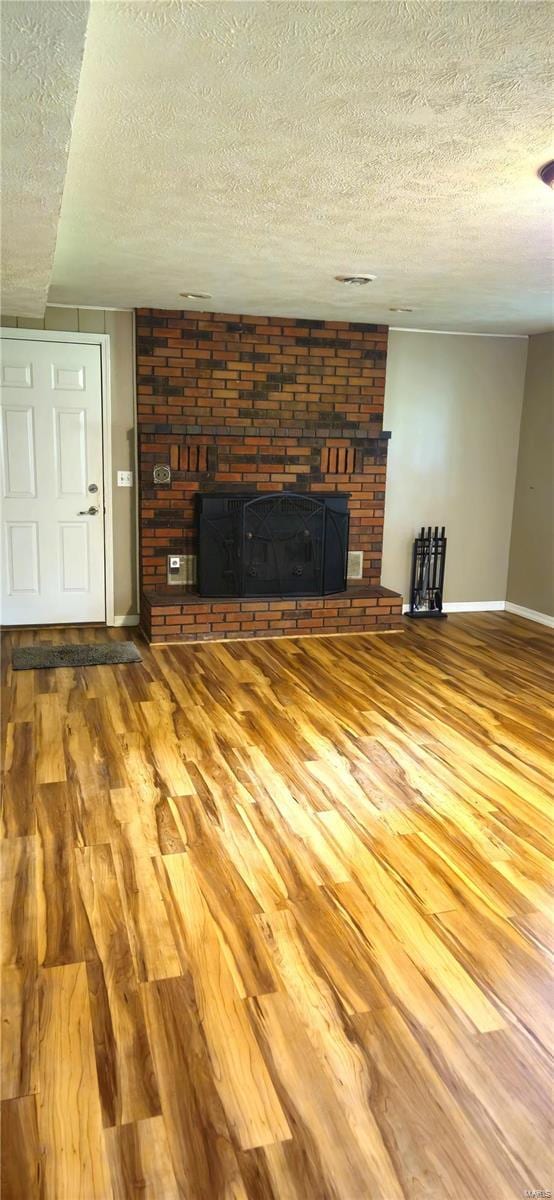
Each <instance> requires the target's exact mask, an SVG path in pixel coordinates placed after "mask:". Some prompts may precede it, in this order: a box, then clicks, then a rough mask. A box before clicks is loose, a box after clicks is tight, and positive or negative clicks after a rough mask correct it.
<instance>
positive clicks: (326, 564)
mask: <svg viewBox="0 0 554 1200" xmlns="http://www.w3.org/2000/svg"><path fill="white" fill-rule="evenodd" d="M198 534H199V551H198V581H199V588H200V592H201V594H202V595H204V596H260V597H262V596H322V595H325V594H326V593H328V592H340V591H344V589H345V587H346V560H347V551H348V497H347V495H345V494H344V493H333V494H331V495H329V496H327V495H321V493H313V492H310V493H302V494H299V493H295V492H276V493H272V494H263V495H252V494H251V493H249V494H248V493H247V494H244V493H242V494H234V495H230V494H228V493H227V494H221V493H209V494H201V495H199V496H198Z"/></svg>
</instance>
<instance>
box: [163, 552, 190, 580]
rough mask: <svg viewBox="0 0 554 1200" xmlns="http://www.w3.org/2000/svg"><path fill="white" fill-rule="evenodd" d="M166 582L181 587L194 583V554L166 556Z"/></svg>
mask: <svg viewBox="0 0 554 1200" xmlns="http://www.w3.org/2000/svg"><path fill="white" fill-rule="evenodd" d="M167 582H168V583H179V584H180V585H181V587H183V585H185V584H191V583H196V554H168V556H167Z"/></svg>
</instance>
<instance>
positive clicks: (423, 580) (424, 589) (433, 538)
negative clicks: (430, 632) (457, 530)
mask: <svg viewBox="0 0 554 1200" xmlns="http://www.w3.org/2000/svg"><path fill="white" fill-rule="evenodd" d="M445 559H446V535H445V527H444V525H443V527H442V529H441V531H440V533H439V528H438V525H435V529H434V530H432V529H431V526H429V527H428V529H427V530H425V529H424V528H423V526H422V527H421V532H420V533H419V534H418V536H417V537H416V538H414V546H413V550H412V577H411V583H410V611H409V613H408V616H409V617H446V613H445V612H443V611H442V600H443V588H444V567H445Z"/></svg>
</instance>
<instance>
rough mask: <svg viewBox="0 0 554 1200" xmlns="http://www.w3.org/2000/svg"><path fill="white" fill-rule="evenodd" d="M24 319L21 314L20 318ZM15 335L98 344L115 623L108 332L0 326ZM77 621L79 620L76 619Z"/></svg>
mask: <svg viewBox="0 0 554 1200" xmlns="http://www.w3.org/2000/svg"><path fill="white" fill-rule="evenodd" d="M22 319H24V318H22ZM5 338H9V339H10V340H11V339H12V338H17V340H18V341H21V342H62V343H63V342H83V343H84V344H85V345H86V346H99V347H100V373H101V382H102V459H103V463H102V469H103V474H104V480H103V483H104V586H105V594H106V625H113V624H114V577H113V502H112V442H111V431H112V421H111V416H112V401H111V390H110V335H109V333H66V332H65V330H62V329H59V330H58V329H21V328H19V329H10V328H9V327H7V326H5V325H3V326H2V327H1V328H0V339H1V340H2V341H3V340H4V339H5ZM76 623H78V622H76Z"/></svg>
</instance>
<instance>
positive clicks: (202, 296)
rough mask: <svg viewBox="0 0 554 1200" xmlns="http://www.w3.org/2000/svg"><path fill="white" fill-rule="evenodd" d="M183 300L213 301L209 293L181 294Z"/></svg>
mask: <svg viewBox="0 0 554 1200" xmlns="http://www.w3.org/2000/svg"><path fill="white" fill-rule="evenodd" d="M179 295H180V296H182V297H183V300H211V298H212V297H211V295H210V293H209V292H179Z"/></svg>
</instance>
